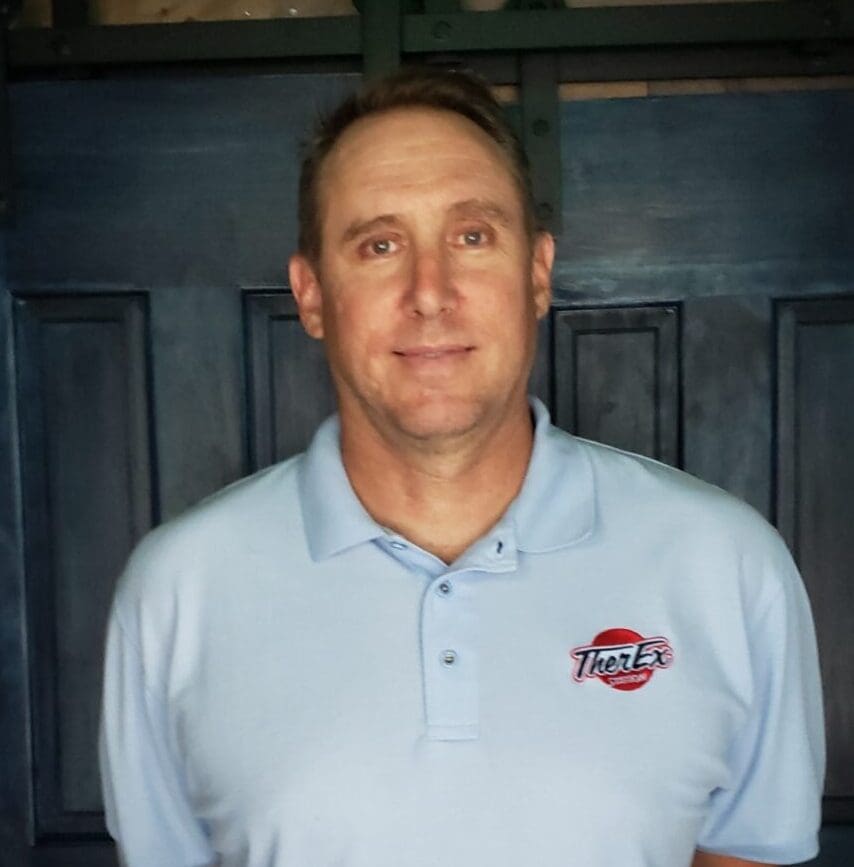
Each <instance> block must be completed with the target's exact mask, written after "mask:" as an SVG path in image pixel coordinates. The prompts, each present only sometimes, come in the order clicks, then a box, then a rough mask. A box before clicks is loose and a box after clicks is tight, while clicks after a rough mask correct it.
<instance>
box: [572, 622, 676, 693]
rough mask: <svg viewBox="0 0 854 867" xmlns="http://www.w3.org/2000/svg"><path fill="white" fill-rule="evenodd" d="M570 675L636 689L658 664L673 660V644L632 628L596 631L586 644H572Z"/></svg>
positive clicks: (613, 685)
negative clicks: (648, 636) (646, 636)
mask: <svg viewBox="0 0 854 867" xmlns="http://www.w3.org/2000/svg"><path fill="white" fill-rule="evenodd" d="M570 656H571V657H572V659H573V660H574V662H573V666H572V679H573V680H574V681H575V682H576V683H584V681H585V680H590V679H596V680H601V681H603V682H604V683H607V684H608V686H611V687H613V688H614V689H623V690H630V689H640V687H642V686H644V685H645V684H646V683H648V682H649V680H650V678H651V677H652V675H653V673H654V672H655V670H656V669H658V668H670V666H671V665H672V664H673V648H672V647H671V646H670V642H669V641H668V640H667V639H666V638H665V637H664V636H663V635H656V636H654V637H652V638H644V637H643V636H642V635H641V634H640V633H638V632H635V631H634V630H633V629H625V628H615V629H606V630H605V631H604V632H600V633H599V634H598V635H597V636H596V637H595V638H594V639H593V641H591V642H590V644H582V645H581V646H580V647H573V649H572V650H571V651H570Z"/></svg>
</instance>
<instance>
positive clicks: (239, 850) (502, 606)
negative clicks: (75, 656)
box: [101, 401, 824, 867]
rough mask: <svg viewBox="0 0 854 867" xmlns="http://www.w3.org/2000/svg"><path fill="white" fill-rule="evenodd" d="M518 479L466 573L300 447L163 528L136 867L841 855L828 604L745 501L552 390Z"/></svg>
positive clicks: (131, 653)
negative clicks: (383, 517)
mask: <svg viewBox="0 0 854 867" xmlns="http://www.w3.org/2000/svg"><path fill="white" fill-rule="evenodd" d="M532 406H533V408H534V412H535V415H536V433H535V442H534V450H533V454H532V457H531V461H530V465H529V468H528V472H527V475H526V478H525V482H524V485H523V487H522V490H521V492H520V494H519V496H518V498H517V499H516V500H515V501H514V502H513V503H512V504H511V506H510V507H509V509H508V511H507V512H506V514H505V515H504V517H503V518H502V519H501V520H500V521H499V522H498V523H497V524H496V525H495V527H493V529H492V530H490V531H489V532H488V533H487V534H486V535H485V536H484V537H483V538H481V539H480V540H478V541H477V542H476V543H475V544H474V545H472V547H471V548H470V549H469V550H468V551H466V552H465V553H464V554H463V555H462V556H461V557H460V558H459V559H458V560H457V561H456V562H455V563H454V564H452V565H451V566H450V567H448V566H446V565H445V564H444V563H443V562H442V561H440V560H439V559H437V558H436V557H434V556H432V555H431V554H429V553H427V552H425V551H423V550H421V549H419V548H418V547H417V546H415V545H413V544H412V543H411V542H409V541H408V540H406V539H404V538H401V537H400V536H397V535H395V534H394V533H390V532H387V531H386V530H384V529H383V528H382V527H381V526H379V525H378V524H377V523H376V522H375V521H374V520H373V519H372V518H371V517H370V516H369V515H368V514H367V513H366V511H365V510H364V508H363V507H362V505H361V504H360V502H359V501H358V499H357V498H356V496H355V494H354V493H353V491H352V489H351V487H350V485H349V482H348V480H347V476H346V474H345V472H344V468H343V466H342V463H341V457H340V451H339V445H338V439H339V437H338V423H337V420H336V419H335V418H334V417H333V418H331V419H329V420H327V421H326V422H325V423H324V424H323V425H322V426H321V427H320V429H319V430H318V432H317V434H316V436H315V438H314V440H313V442H312V444H311V447H310V449H309V450H308V452H307V453H305V454H304V455H301V456H298V457H295V458H293V459H291V460H289V461H286V462H284V463H282V464H278V465H276V466H274V467H271V468H269V469H267V470H265V471H263V472H261V473H258V474H257V475H255V476H252V477H251V478H249V479H245V480H243V481H240V482H238V483H236V484H234V485H232V486H230V487H229V488H226V489H225V490H223V491H221V492H220V493H218V494H216V495H215V496H213V497H211V498H209V499H208V500H206V501H204V502H203V503H201V504H200V505H199V506H197V507H195V508H194V509H192V510H191V511H189V512H188V513H186V514H185V515H183V516H182V517H180V518H178V519H177V520H175V521H173V522H170V523H169V524H166V525H164V526H162V527H160V528H158V529H157V530H155V531H154V532H152V533H151V534H149V536H147V537H146V539H145V540H143V542H142V543H141V544H140V546H139V547H138V548H137V550H136V551H135V552H134V554H133V556H132V557H131V559H130V562H129V564H128V567H127V569H126V571H125V573H124V575H123V576H122V578H121V581H120V582H119V586H118V589H117V592H116V599H115V604H114V608H113V611H112V616H111V622H110V629H109V637H108V648H107V663H106V674H105V684H104V709H103V719H102V735H101V762H102V774H103V779H104V792H105V803H106V811H107V823H108V827H109V829H110V832H111V834H112V835H113V836H114V837H115V838H116V839H117V840H118V841H119V845H120V849H121V851H122V853H123V857H124V859H125V861H126V863H127V864H128V865H129V867H199V865H207V864H209V863H218V864H220V865H222V867H333V865H335V867H487V865H489V867H523V865H536V867H600V865H601V867H613V865H620V867H689V865H690V863H691V860H692V855H693V852H694V850H695V848H696V847H700V848H704V849H707V850H709V851H713V852H719V853H723V854H729V855H733V856H737V857H741V858H745V859H750V860H757V861H766V862H772V863H792V862H798V861H802V860H805V859H808V858H810V857H812V856H813V855H814V854H815V852H816V851H817V845H816V836H817V829H818V826H819V798H820V793H821V788H822V777H823V769H824V745H823V737H822V730H823V725H822V713H821V695H820V688H819V675H818V668H817V662H816V650H815V640H814V634H813V625H812V622H811V618H810V612H809V607H808V603H807V599H806V596H805V593H804V589H803V586H802V583H801V581H800V578H799V577H798V574H797V571H796V569H795V566H794V565H793V563H792V560H791V558H790V556H789V554H788V552H787V550H786V548H785V546H784V545H783V543H782V541H781V540H780V538H779V536H778V535H777V533H776V532H775V531H774V530H773V529H772V528H771V527H770V526H769V525H768V524H766V523H765V521H764V520H763V519H762V518H760V517H759V516H758V515H757V514H756V513H755V512H754V511H753V510H752V509H751V508H750V507H748V506H746V505H745V504H743V503H741V502H739V501H737V500H735V499H733V498H732V497H730V496H729V495H728V494H725V493H724V492H722V491H720V490H719V489H717V488H714V487H712V486H710V485H707V484H705V483H703V482H700V481H698V480H696V479H694V478H692V477H690V476H687V475H685V474H684V473H680V472H678V471H676V470H673V469H671V468H669V467H665V466H663V465H661V464H658V463H656V462H654V461H651V460H648V459H645V458H641V457H638V456H636V455H631V454H628V453H625V452H621V451H619V450H616V449H613V448H609V447H606V446H602V445H597V444H594V443H590V442H586V441H584V440H580V439H576V438H574V437H571V436H569V435H568V434H566V433H563V432H562V431H560V430H558V429H557V428H555V427H553V426H552V425H551V424H550V422H549V418H548V414H547V412H546V410H545V408H544V407H543V405H542V404H540V403H539V402H538V401H533V402H532Z"/></svg>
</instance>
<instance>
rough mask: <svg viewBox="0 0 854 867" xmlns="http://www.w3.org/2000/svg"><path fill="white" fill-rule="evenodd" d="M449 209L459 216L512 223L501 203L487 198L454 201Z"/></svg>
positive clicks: (506, 223) (506, 224) (505, 224)
mask: <svg viewBox="0 0 854 867" xmlns="http://www.w3.org/2000/svg"><path fill="white" fill-rule="evenodd" d="M451 211H452V212H453V213H454V214H455V215H457V216H460V217H468V218H472V219H477V218H480V219H487V220H494V221H495V222H497V223H501V224H502V225H503V226H510V225H512V223H513V220H512V219H511V217H510V215H509V214H508V213H507V211H506V210H505V209H504V208H502V207H501V205H499V204H498V203H497V202H490V201H489V200H488V199H466V200H465V201H463V202H456V203H455V204H454V205H452V206H451Z"/></svg>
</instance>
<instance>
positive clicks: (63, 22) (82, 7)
mask: <svg viewBox="0 0 854 867" xmlns="http://www.w3.org/2000/svg"><path fill="white" fill-rule="evenodd" d="M51 12H52V15H53V19H52V20H53V26H54V27H56V28H58V29H59V28H67V27H85V26H86V25H87V24H88V23H89V0H52V2H51Z"/></svg>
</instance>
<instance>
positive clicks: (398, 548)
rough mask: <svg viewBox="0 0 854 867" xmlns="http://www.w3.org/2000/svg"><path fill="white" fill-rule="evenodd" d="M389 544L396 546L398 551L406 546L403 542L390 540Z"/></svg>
mask: <svg viewBox="0 0 854 867" xmlns="http://www.w3.org/2000/svg"><path fill="white" fill-rule="evenodd" d="M389 544H390V545H391V547H392V548H396V549H397V550H398V551H402V550H403V549H404V548H405V547H406V545H404V544H403V542H390V543H389Z"/></svg>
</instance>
